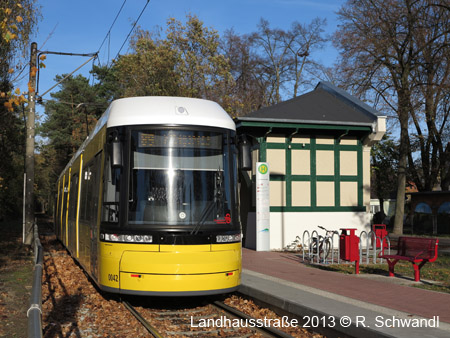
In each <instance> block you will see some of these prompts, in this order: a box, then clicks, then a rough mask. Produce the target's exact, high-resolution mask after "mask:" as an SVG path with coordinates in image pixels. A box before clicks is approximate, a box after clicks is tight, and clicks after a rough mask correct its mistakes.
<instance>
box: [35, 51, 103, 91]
mask: <svg viewBox="0 0 450 338" xmlns="http://www.w3.org/2000/svg"><path fill="white" fill-rule="evenodd" d="M96 57H97V54H95V55H94V56H92V57H91V58H89V60H87V61H86V62H84V63H83V64H82V65H81V66H79V67H78V68H76V69H75V70H74V71H72V72H71V73H69V74H67V75H66V76H65V77H64V78H62V79H61V80H59V81H58V82H57V83H56V84H55V85H54V86H52V87H51V88H50V89H48V90H47V91H46V92H45V93H43V94H42V95H39V96H40V97H43V96H44V95H45V94H47V93H48V92H49V91H51V90H52V89H53V88H55V87H56V86H58V85H59V84H60V83H61V82H63V81H64V80H66V79H67V78H68V77H69V76H71V75H72V74H73V73H75V72H76V71H77V70H79V69H80V68H82V67H83V66H84V65H86V64H87V63H89V62H90V61H91V60H92V59H94V58H96Z"/></svg>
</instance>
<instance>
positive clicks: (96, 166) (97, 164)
mask: <svg viewBox="0 0 450 338" xmlns="http://www.w3.org/2000/svg"><path fill="white" fill-rule="evenodd" d="M101 159H102V153H101V152H100V153H98V154H97V155H96V156H95V159H94V163H93V164H92V174H91V175H92V176H91V179H92V182H91V184H92V188H93V189H92V210H93V212H92V219H91V222H89V226H90V233H91V245H90V247H91V254H90V257H91V262H90V266H91V273H92V275H93V276H95V277H98V264H97V263H98V261H97V257H98V252H97V250H98V225H97V221H98V206H99V204H98V199H99V191H100V171H101V163H102V161H101Z"/></svg>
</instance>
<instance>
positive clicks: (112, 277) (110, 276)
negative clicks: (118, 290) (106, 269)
mask: <svg viewBox="0 0 450 338" xmlns="http://www.w3.org/2000/svg"><path fill="white" fill-rule="evenodd" d="M108 280H109V281H110V282H116V283H119V275H113V274H111V273H110V274H108Z"/></svg>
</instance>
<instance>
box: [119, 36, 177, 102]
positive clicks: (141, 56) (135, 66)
mask: <svg viewBox="0 0 450 338" xmlns="http://www.w3.org/2000/svg"><path fill="white" fill-rule="evenodd" d="M130 47H131V49H132V52H131V53H130V54H127V55H123V56H121V57H120V58H119V60H117V62H116V64H115V65H114V67H113V69H115V70H116V73H117V76H116V79H117V80H118V83H119V87H120V88H121V91H122V93H121V94H122V95H123V96H146V95H150V96H152V95H153V96H158V95H166V96H181V95H183V89H182V87H181V86H179V83H180V74H179V73H178V72H177V70H176V66H177V63H178V62H179V59H178V56H177V54H176V52H175V51H174V50H173V49H172V48H171V46H170V45H169V44H168V43H167V41H164V40H161V39H159V38H157V37H155V36H153V35H152V34H150V32H148V31H144V30H141V29H139V30H137V31H136V33H135V34H134V35H133V38H132V40H131V43H130Z"/></svg>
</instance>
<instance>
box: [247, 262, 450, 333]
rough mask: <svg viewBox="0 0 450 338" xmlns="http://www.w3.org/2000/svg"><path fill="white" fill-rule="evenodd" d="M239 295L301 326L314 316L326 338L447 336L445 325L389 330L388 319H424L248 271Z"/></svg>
mask: <svg viewBox="0 0 450 338" xmlns="http://www.w3.org/2000/svg"><path fill="white" fill-rule="evenodd" d="M239 292H240V293H242V294H244V295H247V296H249V297H251V298H253V299H255V300H256V301H257V302H259V303H260V305H263V306H269V307H271V308H273V309H274V310H275V311H276V312H278V313H279V314H280V315H286V314H289V315H290V316H291V317H295V318H296V319H298V320H299V323H301V324H304V323H305V321H306V320H310V321H311V319H312V317H313V316H317V317H318V318H319V319H320V320H321V323H322V322H323V321H324V322H325V323H326V325H325V327H311V329H312V330H313V331H315V332H318V333H321V334H325V335H327V336H328V337H337V336H339V337H362V336H364V337H369V338H370V337H417V338H419V337H424V336H426V337H449V336H450V324H447V323H442V322H439V328H434V327H420V328H412V327H409V328H405V327H401V328H400V327H389V326H388V325H385V324H384V323H387V320H389V319H391V318H398V319H405V320H408V319H411V320H412V319H418V320H420V319H423V320H428V319H425V318H423V317H419V316H416V315H411V314H409V313H404V312H401V311H397V310H393V309H389V308H385V307H381V306H377V305H374V304H369V303H366V302H362V301H359V300H355V299H351V298H348V297H344V296H340V295H337V294H333V293H330V292H327V291H323V290H319V289H315V288H311V287H308V286H305V285H300V284H296V283H293V282H289V281H286V280H282V279H279V278H276V277H272V276H267V275H264V274H261V273H257V272H254V271H250V270H244V271H243V273H242V285H241V287H240V289H239ZM342 318H346V319H350V321H351V325H349V326H348V327H346V325H345V326H342V325H341V324H340V321H341V320H342ZM357 320H359V322H357ZM363 320H364V321H363ZM310 324H311V322H310ZM431 324H433V323H432V322H431Z"/></svg>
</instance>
